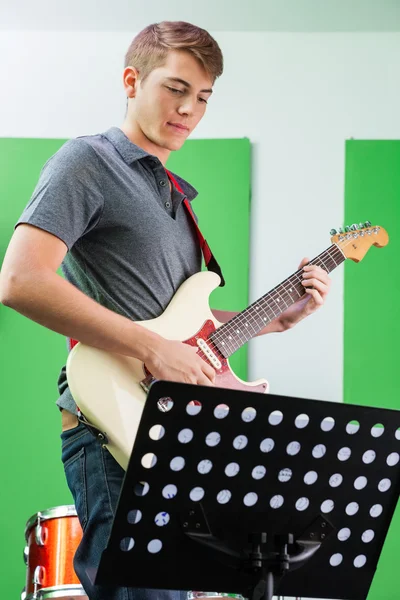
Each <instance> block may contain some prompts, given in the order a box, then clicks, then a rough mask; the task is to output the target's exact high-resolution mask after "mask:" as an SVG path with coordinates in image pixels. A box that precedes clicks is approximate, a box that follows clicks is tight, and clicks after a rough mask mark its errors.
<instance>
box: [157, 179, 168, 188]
mask: <svg viewBox="0 0 400 600" xmlns="http://www.w3.org/2000/svg"><path fill="white" fill-rule="evenodd" d="M158 183H159V184H160V185H161V186H162V187H165V186H166V185H167V182H166V181H165V179H161V181H159V182H158Z"/></svg>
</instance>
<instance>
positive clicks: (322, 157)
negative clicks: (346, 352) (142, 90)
mask: <svg viewBox="0 0 400 600" xmlns="http://www.w3.org/2000/svg"><path fill="white" fill-rule="evenodd" d="M134 33H135V32H132V34H129V35H127V34H126V33H104V32H101V33H94V32H90V33H83V32H79V33H76V32H74V33H67V32H55V33H49V32H0V92H1V95H0V108H1V110H0V136H1V137H54V138H60V137H73V136H77V135H84V134H91V133H97V132H99V131H103V130H105V129H107V128H108V127H110V126H111V125H117V126H118V125H120V124H121V123H122V119H123V115H124V107H125V99H124V94H123V88H122V83H121V74H122V65H123V56H124V53H125V51H126V49H127V46H128V45H129V42H130V41H131V38H132V37H133V35H134ZM213 34H214V36H215V37H216V38H217V39H218V41H219V43H220V45H221V47H222V49H223V52H224V56H225V65H226V66H225V73H224V75H223V77H222V78H221V80H220V81H218V82H217V83H216V86H215V91H216V93H215V95H214V97H213V98H212V100H211V101H210V103H209V108H208V114H207V116H206V118H205V119H204V120H203V122H202V123H201V124H200V125H199V127H198V129H197V131H196V132H195V134H194V136H193V137H200V138H218V137H228V138H229V137H244V136H246V137H249V138H250V140H251V142H252V144H253V182H252V187H253V189H252V238H251V239H252V247H251V254H252V261H251V300H254V299H256V298H257V297H259V296H261V295H262V294H264V293H265V292H266V291H267V290H268V289H270V288H271V287H272V286H274V285H275V284H276V283H278V282H279V281H281V280H282V279H284V278H285V277H286V276H288V275H289V274H290V273H291V272H293V271H294V270H295V269H296V268H297V266H298V263H299V262H300V260H301V258H302V257H303V256H309V257H310V258H312V257H313V256H315V255H316V254H317V253H319V252H320V251H321V250H323V249H324V248H325V247H327V246H328V245H329V243H330V239H329V230H330V229H331V228H332V227H339V226H340V225H342V224H343V212H344V211H343V191H344V144H345V140H346V139H348V138H349V137H354V138H397V139H398V138H400V113H399V101H398V97H399V94H400V69H399V66H400V34H399V33H382V34H376V33H358V34H356V33H323V34H317V33H311V34H307V33H298V34H290V33H287V34H285V33H233V32H232V33H227V32H223V33H218V32H213ZM204 201H206V199H204ZM377 201H382V199H381V198H379V199H377ZM368 218H369V215H367V214H366V215H364V214H360V215H359V216H358V220H360V221H365V220H367V219H368ZM382 225H387V224H382ZM211 242H212V240H211ZM354 268H357V267H356V266H355V265H354ZM332 279H333V286H332V292H331V294H330V297H329V298H328V301H327V304H326V306H325V307H324V308H323V309H322V310H321V311H320V312H319V313H317V314H315V315H313V316H312V317H310V318H309V319H307V320H306V321H304V322H303V323H301V324H300V325H298V326H297V327H296V328H294V329H293V330H291V331H289V332H286V333H285V334H282V335H272V336H267V337H265V338H259V339H257V340H255V341H253V342H252V343H251V346H250V375H251V377H252V378H256V377H262V376H267V377H268V378H269V380H270V383H271V391H272V392H275V393H279V394H285V395H298V396H301V397H312V398H320V399H325V400H341V399H342V365H343V345H342V336H343V310H342V306H343V267H339V269H338V271H337V272H335V273H333V274H332Z"/></svg>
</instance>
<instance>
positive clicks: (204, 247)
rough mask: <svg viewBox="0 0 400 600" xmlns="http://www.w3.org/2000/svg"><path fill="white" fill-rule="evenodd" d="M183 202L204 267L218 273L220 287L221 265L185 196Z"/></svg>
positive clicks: (176, 185)
mask: <svg viewBox="0 0 400 600" xmlns="http://www.w3.org/2000/svg"><path fill="white" fill-rule="evenodd" d="M165 171H166V173H167V175H168V177H169V179H170V181H171V183H173V184H174V186H175V187H176V189H177V190H178V192H180V193H181V194H184V191H183V190H182V188H181V186H180V185H179V183H178V182H177V180H176V179H175V177H174V176H173V175H172V173H171V172H170V171H168V170H167V169H165ZM183 204H184V205H185V207H186V210H187V211H188V213H189V215H190V217H191V219H192V222H193V225H194V227H195V229H196V234H197V239H198V240H199V244H200V248H201V251H202V253H203V256H204V262H205V263H206V267H207V269H208V270H209V271H213V272H214V273H216V274H217V275H219V277H220V278H221V283H220V287H223V286H224V285H225V279H224V276H223V275H222V271H221V267H220V266H219V264H218V262H217V260H216V258H215V256H214V255H213V253H212V252H211V249H210V246H209V245H208V243H207V241H206V240H205V238H204V236H203V234H202V233H201V231H200V228H199V226H198V225H197V221H196V218H195V216H194V213H193V209H192V207H191V206H190V202H189V200H188V199H187V198H186V197H185V199H184V200H183Z"/></svg>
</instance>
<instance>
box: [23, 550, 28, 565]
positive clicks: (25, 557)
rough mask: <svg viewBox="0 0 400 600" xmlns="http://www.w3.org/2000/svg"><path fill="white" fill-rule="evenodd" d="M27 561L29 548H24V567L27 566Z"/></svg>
mask: <svg viewBox="0 0 400 600" xmlns="http://www.w3.org/2000/svg"><path fill="white" fill-rule="evenodd" d="M28 559H29V546H25V548H24V563H25V564H26V566H28Z"/></svg>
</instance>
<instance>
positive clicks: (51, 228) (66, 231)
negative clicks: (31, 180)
mask: <svg viewBox="0 0 400 600" xmlns="http://www.w3.org/2000/svg"><path fill="white" fill-rule="evenodd" d="M103 206H104V198H103V194H102V191H101V173H100V165H99V160H98V158H97V155H96V152H95V151H94V149H93V148H92V147H91V146H90V144H88V143H87V142H85V141H83V140H81V139H73V140H69V141H68V142H66V143H65V144H64V145H63V146H62V147H61V148H60V150H58V152H56V153H55V154H54V155H53V156H52V157H51V158H50V159H49V160H48V161H47V162H46V164H45V165H44V167H43V169H42V170H41V173H40V176H39V181H38V183H37V185H36V188H35V190H34V192H33V195H32V197H31V199H30V201H29V203H28V205H27V206H26V208H25V210H24V212H23V213H22V215H21V217H20V219H19V220H18V222H17V224H16V225H15V226H16V227H17V226H18V225H20V224H22V223H28V224H29V225H34V226H36V227H39V228H40V229H44V230H45V231H48V232H49V233H52V234H53V235H55V236H57V237H58V238H60V239H61V240H62V241H63V242H64V243H65V244H66V245H67V247H68V249H71V248H72V246H73V245H74V243H75V242H76V241H77V240H78V239H79V238H80V237H82V236H84V235H85V234H86V233H88V232H89V231H91V230H92V229H93V228H94V227H95V226H96V224H97V223H98V221H99V219H100V217H101V214H102V211H103Z"/></svg>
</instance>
